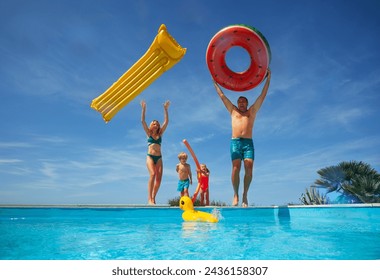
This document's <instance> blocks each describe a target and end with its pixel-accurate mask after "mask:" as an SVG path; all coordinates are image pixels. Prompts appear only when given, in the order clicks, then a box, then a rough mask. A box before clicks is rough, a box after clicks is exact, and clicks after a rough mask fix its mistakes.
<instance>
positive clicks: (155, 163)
mask: <svg viewBox="0 0 380 280" xmlns="http://www.w3.org/2000/svg"><path fill="white" fill-rule="evenodd" d="M169 105H170V102H169V101H166V102H165V103H164V122H163V124H162V126H160V123H159V122H158V121H156V120H153V121H152V122H151V123H150V125H149V127H148V125H147V124H146V122H145V111H146V103H145V101H144V100H143V101H141V108H142V112H141V123H142V126H143V128H144V130H145V133H146V136H147V137H148V139H147V141H148V153H147V157H146V166H147V168H148V171H149V180H148V204H151V205H154V204H156V195H157V192H158V189H159V188H160V185H161V179H162V171H163V164H162V155H161V140H162V135H163V134H164V132H165V130H166V127H167V126H168V123H169V114H168V108H169Z"/></svg>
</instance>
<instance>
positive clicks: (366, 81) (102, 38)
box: [0, 0, 380, 205]
mask: <svg viewBox="0 0 380 280" xmlns="http://www.w3.org/2000/svg"><path fill="white" fill-rule="evenodd" d="M161 24H165V25H166V26H167V29H168V31H169V33H170V34H171V35H172V36H173V37H174V38H175V39H176V40H177V42H178V43H179V44H180V45H181V46H183V47H186V48H187V53H186V55H185V56H184V58H183V59H182V60H181V61H180V62H179V63H178V64H176V65H175V66H174V67H173V68H172V69H170V70H169V71H167V72H165V73H164V74H163V75H162V76H161V77H160V78H158V79H157V80H156V81H155V82H154V83H153V84H152V85H151V86H150V87H148V88H147V89H146V90H145V91H144V92H142V93H141V94H140V95H139V96H137V97H136V98H135V99H134V100H133V101H132V102H131V103H130V104H128V105H127V106H126V107H125V108H124V109H123V110H121V111H120V112H119V113H118V114H117V115H116V116H115V117H114V118H113V119H112V120H111V122H109V123H108V124H106V123H104V121H103V120H102V117H101V115H100V114H99V113H98V112H96V111H95V110H93V109H91V108H90V103H91V101H92V99H94V98H95V97H97V96H99V95H100V94H101V93H103V92H104V91H105V90H106V89H107V88H108V87H109V86H110V85H111V84H112V83H113V82H115V81H116V80H117V79H118V78H119V77H120V76H121V75H122V74H123V73H124V72H125V71H127V70H128V69H129V68H130V67H131V66H132V65H133V64H134V63H135V62H136V61H137V60H138V59H139V58H140V57H141V56H142V55H143V54H144V53H145V52H146V50H147V49H148V47H149V46H150V44H151V42H152V41H153V39H154V37H155V36H156V34H157V30H158V28H159V26H160V25H161ZM231 24H246V25H251V26H254V27H255V28H257V29H258V30H260V31H261V32H262V33H263V34H264V36H265V37H266V39H267V40H268V42H269V44H270V47H271V51H272V61H271V65H270V67H271V69H272V80H271V86H270V89H269V92H268V96H267V99H266V100H265V102H264V104H263V107H262V108H261V110H260V112H259V113H258V116H257V120H256V125H255V130H254V143H255V148H256V159H255V171H254V180H253V183H252V185H251V188H250V193H249V202H250V204H255V205H281V204H286V203H291V202H293V203H299V198H300V196H301V194H302V193H303V192H304V191H305V189H306V188H308V187H309V186H310V185H312V184H313V182H314V181H315V179H317V178H318V176H317V170H318V169H320V168H323V167H326V166H329V165H336V164H338V163H339V162H341V161H350V160H357V161H364V162H367V163H369V164H370V165H371V166H372V167H373V168H375V169H376V170H377V171H380V124H379V123H380V122H379V119H380V110H379V105H380V95H379V93H380V67H379V65H380V52H379V50H380V37H379V35H378V33H379V30H380V2H379V1H377V0H373V1H370V0H361V1H356V0H355V1H345V0H341V1H340V0H316V1H275V0H269V1H255V0H247V1H244V0H235V1H224V0H219V1H212V0H208V1H200V0H193V1H181V0H176V1H148V0H145V1H139V0H134V1H117V0H107V1H106V0H85V1H69V0H68V1H40V0H37V1H18V0H12V1H4V0H1V1H0V34H1V39H0V60H1V64H0V90H1V93H0V94H1V98H2V106H1V107H2V109H1V110H0V119H1V120H0V130H1V136H0V178H1V179H0V203H1V204H4V203H5V204H8V203H31V204H35V203H42V204H57V203H58V204H61V203H65V204H66V203H68V204H82V203H83V204H85V203H96V204H98V203H99V204H103V203H105V204H142V203H146V201H147V180H148V172H147V170H146V165H145V160H146V151H147V144H146V136H145V133H144V131H143V129H142V126H141V123H140V116H141V107H140V101H141V100H142V99H144V100H146V102H147V121H150V120H152V119H158V120H159V121H161V122H162V121H163V106H162V104H163V102H164V101H165V100H170V101H171V106H170V108H169V115H170V122H169V126H168V128H167V131H166V132H165V135H164V138H163V145H162V152H163V159H164V176H163V180H162V185H161V189H160V191H159V193H158V196H157V202H158V203H167V201H168V199H170V198H174V197H176V196H178V193H177V191H176V184H177V180H178V176H177V173H176V171H175V166H176V164H177V163H178V159H177V154H178V153H179V152H181V151H185V152H187V150H186V147H185V146H184V145H183V144H182V139H184V138H186V139H188V141H189V142H190V144H191V145H192V147H193V149H194V151H195V153H196V154H197V156H198V159H199V161H200V162H202V163H203V162H204V163H206V164H207V165H208V167H209V169H210V171H211V177H210V193H211V199H212V200H216V201H223V202H226V203H228V204H230V203H231V200H232V186H231V183H230V172H231V163H230V155H229V141H230V137H231V131H230V117H229V114H228V113H227V111H226V109H225V107H224V106H223V104H222V102H221V101H220V100H219V97H218V96H217V94H216V92H215V90H214V87H213V84H212V81H211V77H210V73H209V71H208V68H207V66H206V62H205V54H206V48H207V45H208V43H209V41H210V39H211V38H212V36H214V35H215V33H216V32H218V31H219V30H220V29H222V28H223V27H225V26H228V25H231ZM232 55H233V53H232V54H231V58H229V60H228V61H231V62H230V63H231V64H233V65H234V66H233V67H237V68H239V67H244V66H241V65H246V60H245V59H244V58H246V56H245V55H244V54H239V53H238V54H235V56H232ZM261 89H262V84H261V85H259V86H258V87H257V88H254V89H253V90H250V91H247V92H243V93H240V92H232V91H228V90H225V93H226V95H227V96H228V97H229V98H230V99H231V101H232V102H234V103H235V102H236V99H237V98H238V96H239V95H240V94H243V95H245V96H246V97H247V98H248V99H249V100H250V101H252V102H253V101H254V99H255V98H256V97H257V96H258V94H259V93H260V92H261ZM189 163H190V164H191V165H192V168H193V171H195V165H194V162H193V161H192V159H191V158H190V160H189ZM194 189H195V185H192V186H191V187H190V193H192V192H193V191H194Z"/></svg>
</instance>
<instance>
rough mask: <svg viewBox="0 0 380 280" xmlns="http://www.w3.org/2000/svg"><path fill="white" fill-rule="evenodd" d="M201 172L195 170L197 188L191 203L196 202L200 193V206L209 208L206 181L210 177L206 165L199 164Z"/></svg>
mask: <svg viewBox="0 0 380 280" xmlns="http://www.w3.org/2000/svg"><path fill="white" fill-rule="evenodd" d="M200 167H201V170H197V173H198V186H197V189H196V190H195V193H194V195H193V198H192V201H193V203H194V202H195V201H196V200H197V197H198V193H199V191H200V192H201V205H202V206H209V205H210V198H209V190H208V181H209V176H210V170H208V168H207V166H206V164H201V166H200Z"/></svg>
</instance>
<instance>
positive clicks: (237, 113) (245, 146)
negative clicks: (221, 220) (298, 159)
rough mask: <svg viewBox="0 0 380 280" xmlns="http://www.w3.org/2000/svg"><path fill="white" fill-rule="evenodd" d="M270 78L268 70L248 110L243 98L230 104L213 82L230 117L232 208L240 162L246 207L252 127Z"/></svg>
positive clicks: (250, 170) (252, 159)
mask: <svg viewBox="0 0 380 280" xmlns="http://www.w3.org/2000/svg"><path fill="white" fill-rule="evenodd" d="M270 78H271V71H270V70H269V69H268V72H267V76H266V82H265V85H264V87H263V90H262V92H261V94H260V96H259V97H258V98H257V99H256V101H255V103H254V104H253V105H252V106H251V107H249V108H248V100H247V98H245V97H243V96H240V97H239V99H238V101H237V106H235V105H233V104H232V102H231V101H230V100H229V99H228V98H227V97H226V96H225V95H224V93H223V92H222V90H221V88H220V87H219V85H218V84H217V83H216V82H215V81H214V86H215V89H216V92H217V93H218V95H219V97H220V99H221V100H222V101H223V103H224V106H226V108H227V110H228V112H230V115H231V125H232V139H231V160H232V175H231V181H232V186H233V189H234V198H233V202H232V205H233V206H237V205H238V204H239V183H240V168H241V161H243V162H244V170H245V174H244V190H243V200H242V207H248V189H249V186H250V184H251V181H252V171H253V163H254V159H255V151H254V147H253V140H252V132H253V125H254V123H255V119H256V114H257V112H258V111H259V109H260V107H261V105H262V104H263V102H264V99H265V97H266V95H267V92H268V88H269V83H270Z"/></svg>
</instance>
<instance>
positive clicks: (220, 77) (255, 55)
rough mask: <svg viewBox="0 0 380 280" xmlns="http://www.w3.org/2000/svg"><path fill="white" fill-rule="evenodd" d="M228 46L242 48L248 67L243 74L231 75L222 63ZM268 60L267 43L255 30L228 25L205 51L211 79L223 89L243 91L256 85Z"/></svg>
mask: <svg viewBox="0 0 380 280" xmlns="http://www.w3.org/2000/svg"><path fill="white" fill-rule="evenodd" d="M232 47H242V48H244V49H245V50H246V51H247V52H248V54H249V56H250V65H249V67H248V69H247V70H245V71H243V72H234V71H232V70H231V69H230V68H229V67H228V65H227V64H226V54H227V52H228V50H229V49H231V48H232ZM270 60H271V52H270V47H269V44H268V41H267V40H266V39H265V37H264V36H263V35H262V34H261V33H260V32H259V31H258V30H257V29H255V28H253V27H250V26H246V25H232V26H228V27H225V28H223V29H222V30H220V31H219V32H217V33H216V34H215V35H214V37H213V38H212V39H211V41H210V43H209V45H208V47H207V52H206V62H207V66H208V68H209V70H210V73H211V75H212V77H213V79H214V80H215V81H216V82H217V83H218V84H220V85H221V86H223V87H224V88H226V89H229V90H234V91H246V90H249V89H252V88H254V87H256V86H257V85H259V84H260V83H261V82H262V81H263V80H264V78H265V76H266V73H267V69H268V67H269V64H270Z"/></svg>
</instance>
